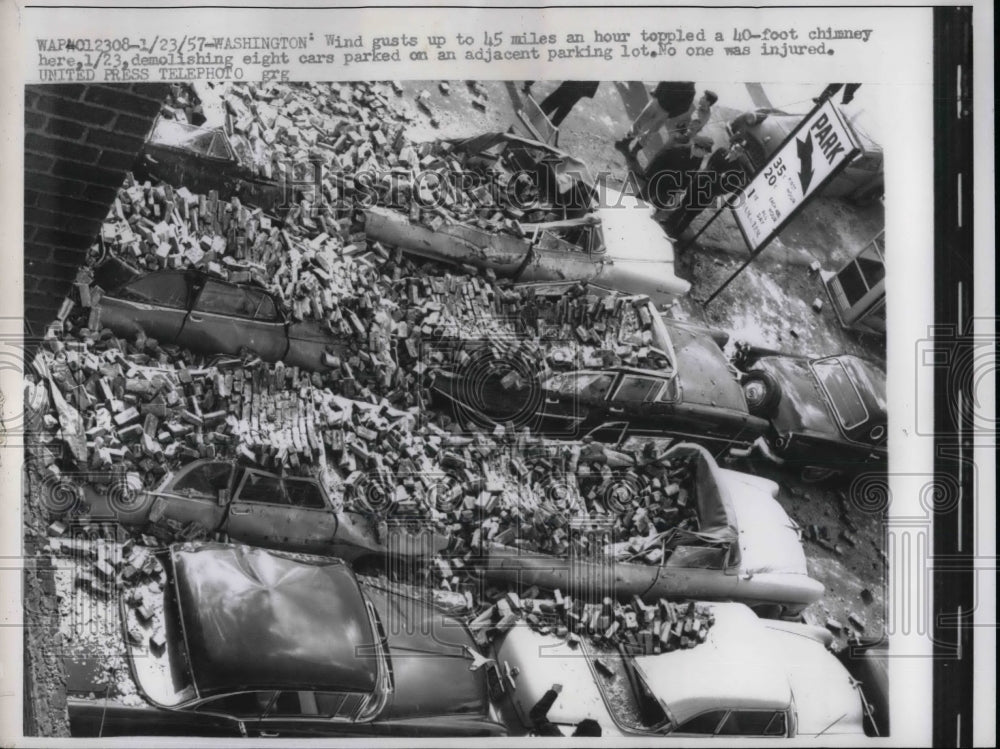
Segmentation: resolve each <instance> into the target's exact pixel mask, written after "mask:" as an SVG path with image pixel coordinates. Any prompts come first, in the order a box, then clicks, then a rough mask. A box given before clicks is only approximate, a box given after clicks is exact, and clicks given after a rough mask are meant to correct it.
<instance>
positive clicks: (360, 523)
mask: <svg viewBox="0 0 1000 749" xmlns="http://www.w3.org/2000/svg"><path fill="white" fill-rule="evenodd" d="M84 493H85V499H86V501H87V504H88V506H89V507H90V508H91V510H90V511H91V512H92V513H96V514H97V515H101V516H103V515H104V514H105V512H107V513H108V514H109V515H111V516H113V517H115V519H116V520H117V521H118V522H120V523H122V524H123V525H125V526H126V527H133V528H139V529H146V530H155V529H156V528H157V527H159V528H164V529H167V530H168V531H176V532H178V533H181V534H184V533H197V534H199V535H202V536H204V535H210V534H219V533H221V534H225V535H226V536H227V537H228V538H230V539H232V540H234V541H241V542H243V543H247V544H252V545H255V546H262V547H266V548H270V549H284V550H288V551H296V552H304V553H312V554H322V555H331V556H336V557H340V558H342V559H346V560H349V561H353V560H356V559H360V558H368V559H372V560H375V559H379V558H382V557H384V556H385V555H386V554H388V553H389V551H390V548H391V550H392V553H393V554H395V555H398V556H401V557H431V556H433V555H434V554H437V553H439V552H440V551H442V550H443V549H444V548H445V547H446V546H447V545H448V538H447V536H443V535H441V534H439V533H435V532H433V531H431V530H430V529H424V528H415V527H410V526H407V525H406V524H404V523H395V522H393V523H392V524H391V525H389V524H388V522H387V524H386V527H385V528H381V529H380V527H379V522H380V520H379V519H378V518H377V516H376V514H375V513H374V512H368V513H361V512H351V511H347V510H344V509H341V508H339V507H338V506H337V505H336V504H335V503H334V502H333V500H332V499H331V497H330V495H329V494H328V493H327V492H326V490H325V489H324V488H323V485H322V484H321V483H320V482H319V481H317V480H316V479H314V478H311V477H307V476H287V475H286V476H279V475H277V474H274V473H269V472H267V471H262V470H259V469H256V468H250V467H246V466H244V465H242V464H240V463H237V462H236V461H227V460H213V459H200V460H194V461H191V462H189V463H187V464H186V465H184V466H182V467H181V468H180V469H178V470H177V471H174V472H171V473H168V474H167V475H166V476H164V478H163V480H162V481H161V482H160V484H159V486H157V487H156V488H155V489H154V490H152V491H140V492H136V493H135V494H134V496H131V497H127V496H126V493H124V492H118V491H117V490H116V488H115V487H114V485H112V486H111V487H109V489H108V490H107V491H106V492H105V493H104V494H103V495H101V494H97V493H96V492H95V490H94V489H93V488H92V487H91V486H86V487H85V489H84ZM119 494H120V495H121V496H119ZM126 500H128V501H126ZM102 508H103V510H102Z"/></svg>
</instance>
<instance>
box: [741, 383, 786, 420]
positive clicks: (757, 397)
mask: <svg viewBox="0 0 1000 749" xmlns="http://www.w3.org/2000/svg"><path fill="white" fill-rule="evenodd" d="M740 386H741V387H742V388H743V397H744V398H746V401H747V410H749V411H750V413H751V414H752V415H754V416H760V417H761V418H764V419H769V418H770V417H771V416H773V415H774V412H775V410H776V409H777V407H778V403H779V401H780V400H781V385H779V384H778V381H777V380H776V379H774V377H773V375H771V374H770V373H768V372H760V371H753V372H747V373H746V374H745V375H743V377H742V379H741V380H740Z"/></svg>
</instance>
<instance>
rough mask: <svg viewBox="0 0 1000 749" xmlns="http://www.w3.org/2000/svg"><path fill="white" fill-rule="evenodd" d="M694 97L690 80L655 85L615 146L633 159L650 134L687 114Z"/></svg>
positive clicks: (692, 83)
mask: <svg viewBox="0 0 1000 749" xmlns="http://www.w3.org/2000/svg"><path fill="white" fill-rule="evenodd" d="M694 96H695V88H694V82H693V81H662V82H660V83H658V84H657V85H656V88H654V89H653V94H652V96H650V97H649V101H648V102H647V103H646V106H645V107H643V110H642V111H641V112H639V115H638V116H637V117H636V118H635V120H634V121H633V122H632V126H631V127H630V128H629V129H628V130H627V131H626V132H625V135H624V136H623V137H622V138H621V139H620V140H618V141H616V142H615V147H616V148H619V149H622V150H625V151H626V152H627V153H628V154H629V155H631V156H635V155H636V154H637V153H638V152H639V149H640V148H642V142H643V141H644V140H645V139H646V138H647V137H648V136H649V134H650V133H655V132H656V131H657V130H659V129H660V128H661V127H663V125H664V124H667V123H668V122H670V121H671V120H677V119H679V118H683V117H684V116H685V115H686V114H687V113H688V112H689V110H690V109H691V103H692V102H693V101H694ZM671 124H677V123H671ZM633 141H634V142H633Z"/></svg>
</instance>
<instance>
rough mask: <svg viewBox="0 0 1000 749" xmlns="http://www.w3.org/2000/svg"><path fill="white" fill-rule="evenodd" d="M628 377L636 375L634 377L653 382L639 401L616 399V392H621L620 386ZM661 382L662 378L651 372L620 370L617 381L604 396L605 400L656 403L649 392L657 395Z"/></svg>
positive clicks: (623, 384) (662, 382)
mask: <svg viewBox="0 0 1000 749" xmlns="http://www.w3.org/2000/svg"><path fill="white" fill-rule="evenodd" d="M629 377H636V378H638V379H642V380H651V381H652V382H653V387H652V388H650V390H649V391H648V392H647V393H646V395H645V396H644V397H643V399H642V400H641V401H636V400H629V401H618V400H617V399H618V393H619V392H621V389H622V387H624V386H625V380H626V379H627V378H629ZM663 384H664V381H663V378H661V377H657V376H655V375H652V374H644V373H638V372H620V373H619V375H618V380H617V382H615V383H614V386H613V387H612V389H611V391H610V392H609V394H608V395H607V396H606V398H605V400H607V401H609V402H616V401H617V402H620V403H657V402H658V401H657V399H656V398H651V397H650V394H651V393H653V392H655V393H656V395H657V396H659V394H660V390H662V386H663ZM658 385H659V387H658Z"/></svg>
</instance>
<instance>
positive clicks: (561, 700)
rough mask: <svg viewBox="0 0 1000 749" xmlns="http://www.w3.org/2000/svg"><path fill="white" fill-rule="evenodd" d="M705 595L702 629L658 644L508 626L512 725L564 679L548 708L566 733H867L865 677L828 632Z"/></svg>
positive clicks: (503, 653)
mask: <svg viewBox="0 0 1000 749" xmlns="http://www.w3.org/2000/svg"><path fill="white" fill-rule="evenodd" d="M701 605H702V606H703V607H704V608H705V610H706V611H707V612H708V613H709V615H710V616H711V617H712V620H713V621H712V624H711V626H710V627H709V628H708V630H707V634H706V635H705V637H704V640H703V641H701V642H700V643H699V644H696V645H695V646H694V647H690V648H684V649H678V650H673V651H669V652H661V653H659V654H654V655H634V654H630V653H629V652H627V651H626V650H625V649H612V648H608V647H607V646H604V645H601V644H599V643H594V642H591V641H590V640H589V639H587V638H579V641H578V642H576V643H571V642H569V641H567V640H565V639H564V638H561V637H558V636H556V635H554V634H541V633H539V632H536V631H533V630H532V629H530V628H528V627H514V628H513V629H511V630H510V631H509V632H508V633H507V634H505V635H504V636H503V638H502V639H501V640H499V641H498V642H497V644H496V658H497V662H498V663H500V664H502V668H503V670H504V671H505V672H506V673H507V674H510V676H509V677H508V680H507V684H508V689H507V691H506V694H507V697H506V699H505V701H504V703H503V704H504V717H505V720H506V721H507V723H508V725H509V726H510V729H511V734H512V735H524V734H525V733H528V732H530V731H531V730H532V729H533V728H534V727H535V724H536V717H535V716H536V715H537V711H536V710H535V707H536V705H538V704H539V702H540V701H541V700H542V699H543V697H544V696H545V695H546V692H548V691H549V690H551V689H552V686H553V685H556V684H558V685H565V689H564V690H562V691H561V692H560V691H559V690H553V691H555V692H556V695H555V700H554V701H553V702H552V703H551V706H550V707H549V709H548V711H547V715H546V716H545V717H546V719H547V720H548V722H549V723H550V724H551V725H554V726H555V727H556V728H557V729H558V730H559V731H560V732H562V733H563V734H564V735H566V736H569V735H572V733H573V730H574V727H575V726H576V725H577V724H579V723H580V722H581V721H583V720H587V719H589V720H593V721H596V722H597V723H598V724H599V725H600V727H601V732H602V735H603V736H605V737H608V736H629V737H637V736H657V737H665V736H671V737H677V738H688V739H691V738H696V737H698V738H704V737H709V736H718V737H743V738H747V737H760V738H765V737H766V738H782V737H806V736H812V737H819V736H822V737H829V738H831V739H839V738H845V739H846V738H849V737H861V736H865V731H864V723H863V721H864V702H863V698H862V694H861V691H860V685H859V683H858V682H856V681H855V680H854V679H852V678H851V676H850V674H849V673H848V672H847V670H846V669H845V668H844V667H843V666H842V665H841V663H840V662H839V661H838V660H837V658H836V656H835V655H834V654H833V653H831V652H830V651H829V649H828V648H829V646H830V644H831V642H832V636H831V634H830V633H829V632H827V631H826V630H824V629H821V628H819V627H814V626H810V625H806V624H800V623H794V622H777V621H770V620H765V619H759V618H757V616H756V615H755V614H754V613H753V612H752V611H751V610H750V609H749V608H747V607H746V606H744V605H743V604H739V603H715V604H711V603H708V604H701ZM549 697H550V698H551V692H550V693H549ZM543 704H544V703H543Z"/></svg>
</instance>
